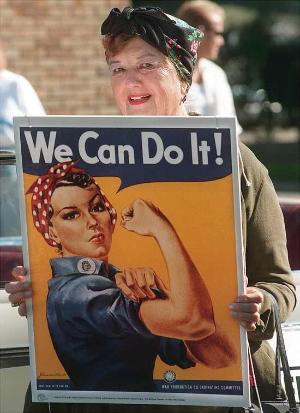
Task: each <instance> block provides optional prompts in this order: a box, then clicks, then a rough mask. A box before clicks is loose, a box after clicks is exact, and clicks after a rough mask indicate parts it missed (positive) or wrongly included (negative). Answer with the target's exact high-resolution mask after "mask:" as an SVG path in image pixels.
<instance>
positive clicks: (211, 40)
mask: <svg viewBox="0 0 300 413" xmlns="http://www.w3.org/2000/svg"><path fill="white" fill-rule="evenodd" d="M176 14H177V16H178V17H179V18H180V19H182V20H184V21H186V22H187V23H189V24H190V25H191V26H194V27H197V28H199V29H200V30H201V31H203V33H204V39H203V41H202V42H201V47H200V49H199V52H198V57H197V62H196V65H195V70H194V73H193V83H192V86H191V88H190V90H189V93H188V94H187V99H186V106H187V110H188V112H196V113H199V114H200V115H203V116H235V117H236V111H235V107H234V101H233V96H232V92H231V88H230V85H229V83H228V80H227V76H226V74H225V72H224V70H223V69H221V67H220V66H218V65H217V64H216V63H214V61H215V60H217V59H218V56H219V52H220V48H221V47H222V46H224V19H225V11H224V9H223V7H221V6H220V5H218V4H216V3H214V2H212V1H209V0H195V1H185V2H184V3H183V4H182V5H181V7H179V9H178V10H177V13H176ZM241 132H242V128H241V126H240V125H239V123H238V122H237V133H238V134H240V133H241Z"/></svg>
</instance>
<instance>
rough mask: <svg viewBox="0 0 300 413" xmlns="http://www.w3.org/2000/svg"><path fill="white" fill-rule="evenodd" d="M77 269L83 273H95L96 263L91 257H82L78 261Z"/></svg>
mask: <svg viewBox="0 0 300 413" xmlns="http://www.w3.org/2000/svg"><path fill="white" fill-rule="evenodd" d="M77 269H78V271H79V272H80V273H81V274H94V273H95V270H96V264H95V263H94V261H93V260H92V259H91V258H81V259H80V260H79V261H78V263H77Z"/></svg>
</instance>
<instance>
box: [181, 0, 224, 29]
mask: <svg viewBox="0 0 300 413" xmlns="http://www.w3.org/2000/svg"><path fill="white" fill-rule="evenodd" d="M212 14H218V15H220V16H221V17H222V18H223V19H224V18H225V11H224V9H223V7H221V6H220V5H218V4H217V3H214V2H212V1H210V0H194V1H186V2H184V3H183V4H182V5H181V6H180V7H179V9H178V10H177V12H176V15H177V17H179V18H180V19H182V20H184V21H186V22H187V23H188V24H190V25H191V26H194V27H199V26H204V27H205V28H206V29H208V30H209V29H210V28H211V15H212Z"/></svg>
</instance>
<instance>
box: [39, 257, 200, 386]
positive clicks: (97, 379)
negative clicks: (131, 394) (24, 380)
mask: <svg viewBox="0 0 300 413" xmlns="http://www.w3.org/2000/svg"><path fill="white" fill-rule="evenodd" d="M50 264H51V268H52V273H53V278H52V279H51V280H50V281H49V283H48V284H49V292H48V299H47V320H48V326H49V332H50V335H51V338H52V342H53V346H54V348H55V350H56V353H57V356H58V358H59V360H60V361H61V363H62V365H63V367H64V368H65V370H66V372H67V374H68V375H69V377H70V380H71V381H72V384H73V386H74V389H78V390H110V391H153V390H154V383H153V378H152V373H153V370H154V364H155V360H156V357H157V355H159V356H160V357H161V359H162V360H163V361H164V362H166V363H168V364H170V365H175V364H176V365H178V366H180V367H182V368H188V367H191V366H194V363H193V362H192V361H191V360H190V359H188V357H187V355H186V348H185V345H184V343H183V342H182V341H181V340H176V339H169V338H164V337H159V336H155V335H153V334H152V333H151V332H150V331H149V330H148V329H147V328H146V327H145V325H144V324H143V323H142V322H141V320H140V318H139V306H140V304H139V303H137V302H134V301H131V300H130V299H128V298H127V297H125V296H124V295H123V294H122V293H121V291H120V290H119V289H118V288H117V287H116V285H115V274H116V273H117V272H118V270H117V269H116V268H115V267H114V266H112V265H109V266H108V270H107V269H106V266H105V265H104V263H103V262H102V261H100V260H96V259H91V258H84V257H66V258H55V259H51V260H50ZM155 293H156V294H157V296H158V297H160V298H163V293H162V292H161V291H160V290H156V291H155Z"/></svg>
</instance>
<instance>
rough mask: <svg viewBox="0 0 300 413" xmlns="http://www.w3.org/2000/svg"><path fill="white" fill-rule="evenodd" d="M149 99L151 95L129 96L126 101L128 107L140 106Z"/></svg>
mask: <svg viewBox="0 0 300 413" xmlns="http://www.w3.org/2000/svg"><path fill="white" fill-rule="evenodd" d="M150 98H151V95H147V94H144V95H141V94H139V95H130V96H128V101H129V103H130V105H142V104H143V103H146V102H147V101H148V100H149V99H150Z"/></svg>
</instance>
